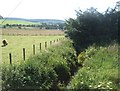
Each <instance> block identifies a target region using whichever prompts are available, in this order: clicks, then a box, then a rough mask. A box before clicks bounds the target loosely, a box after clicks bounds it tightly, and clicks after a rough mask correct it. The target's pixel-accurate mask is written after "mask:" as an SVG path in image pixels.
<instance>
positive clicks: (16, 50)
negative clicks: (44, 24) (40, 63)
mask: <svg viewBox="0 0 120 91" xmlns="http://www.w3.org/2000/svg"><path fill="white" fill-rule="evenodd" d="M62 37H63V36H6V35H3V36H2V40H3V39H6V40H7V42H8V45H7V46H5V47H2V62H3V63H8V62H9V53H11V54H12V60H13V62H15V63H16V62H19V61H20V60H22V59H23V58H22V50H23V48H25V49H26V58H28V57H29V56H32V55H33V44H34V45H35V46H36V53H39V52H40V43H42V49H43V50H44V49H45V47H44V44H45V42H47V44H48V47H49V46H50V41H52V42H53V41H54V40H57V39H59V38H62ZM0 45H2V42H1V44H0Z"/></svg>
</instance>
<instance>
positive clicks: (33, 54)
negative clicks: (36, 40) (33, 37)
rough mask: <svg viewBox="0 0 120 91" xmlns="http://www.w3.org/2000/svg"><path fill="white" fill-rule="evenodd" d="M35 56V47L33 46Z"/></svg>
mask: <svg viewBox="0 0 120 91" xmlns="http://www.w3.org/2000/svg"><path fill="white" fill-rule="evenodd" d="M33 55H35V45H33Z"/></svg>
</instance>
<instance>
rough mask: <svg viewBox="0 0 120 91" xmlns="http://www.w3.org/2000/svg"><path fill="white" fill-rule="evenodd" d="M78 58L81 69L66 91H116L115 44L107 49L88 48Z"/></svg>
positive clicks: (116, 52)
mask: <svg viewBox="0 0 120 91" xmlns="http://www.w3.org/2000/svg"><path fill="white" fill-rule="evenodd" d="M78 58H79V62H80V63H82V64H83V67H82V68H80V69H79V71H78V72H77V73H76V75H75V76H74V77H73V78H72V80H71V81H70V83H69V85H68V86H67V88H68V89H116V90H118V84H119V78H118V45H117V44H114V45H109V46H108V47H97V48H96V47H89V48H88V49H86V51H84V52H82V53H80V55H79V57H78ZM116 90H114V91H116Z"/></svg>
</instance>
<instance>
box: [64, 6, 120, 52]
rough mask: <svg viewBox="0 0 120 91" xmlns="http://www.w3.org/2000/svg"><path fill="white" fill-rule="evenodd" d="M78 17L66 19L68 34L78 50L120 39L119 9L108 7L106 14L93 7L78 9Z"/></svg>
mask: <svg viewBox="0 0 120 91" xmlns="http://www.w3.org/2000/svg"><path fill="white" fill-rule="evenodd" d="M76 12H77V18H76V19H72V18H70V19H68V20H66V34H67V36H68V37H69V38H70V39H72V40H73V42H74V46H75V48H76V51H77V52H78V53H79V52H80V51H83V50H82V48H87V47H88V46H89V45H92V44H93V43H95V44H102V45H103V44H106V43H110V42H112V41H118V28H117V27H118V18H119V17H117V16H118V13H119V12H118V11H116V9H107V10H106V11H105V13H104V14H102V13H100V12H98V11H97V10H96V9H95V8H93V7H91V8H90V9H87V10H86V11H84V12H83V11H81V10H79V11H76Z"/></svg>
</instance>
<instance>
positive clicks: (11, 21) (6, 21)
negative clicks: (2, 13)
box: [0, 19, 40, 25]
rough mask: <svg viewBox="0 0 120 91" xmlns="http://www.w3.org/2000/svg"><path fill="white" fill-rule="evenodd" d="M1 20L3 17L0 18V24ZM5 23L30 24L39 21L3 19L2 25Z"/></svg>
mask: <svg viewBox="0 0 120 91" xmlns="http://www.w3.org/2000/svg"><path fill="white" fill-rule="evenodd" d="M2 22H3V19H0V24H1V23H2ZM6 24H22V25H32V24H40V23H34V22H29V21H22V20H9V19H8V20H5V22H4V23H3V24H2V25H6Z"/></svg>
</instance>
